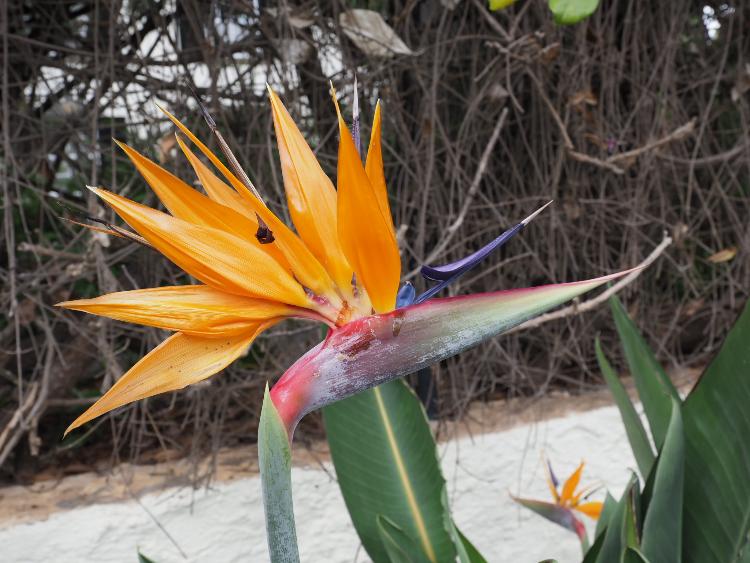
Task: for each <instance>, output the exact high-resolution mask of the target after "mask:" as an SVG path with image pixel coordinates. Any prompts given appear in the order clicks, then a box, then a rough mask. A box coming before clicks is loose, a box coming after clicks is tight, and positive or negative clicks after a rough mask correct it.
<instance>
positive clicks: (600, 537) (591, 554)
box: [583, 499, 617, 563]
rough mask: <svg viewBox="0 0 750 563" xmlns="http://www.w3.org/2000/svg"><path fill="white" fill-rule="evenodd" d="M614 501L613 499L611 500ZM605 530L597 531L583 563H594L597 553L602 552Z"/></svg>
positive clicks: (597, 556)
mask: <svg viewBox="0 0 750 563" xmlns="http://www.w3.org/2000/svg"><path fill="white" fill-rule="evenodd" d="M612 500H614V499H612ZM616 505H617V501H615V506H616ZM597 530H599V527H598V526H597ZM606 532H607V528H606V527H604V528H603V529H602V530H601V531H597V535H596V538H595V539H594V543H592V544H591V547H590V548H589V550H588V551H587V552H586V554H585V555H584V557H583V563H596V560H597V559H598V558H599V552H600V551H601V550H602V544H604V536H605V535H606Z"/></svg>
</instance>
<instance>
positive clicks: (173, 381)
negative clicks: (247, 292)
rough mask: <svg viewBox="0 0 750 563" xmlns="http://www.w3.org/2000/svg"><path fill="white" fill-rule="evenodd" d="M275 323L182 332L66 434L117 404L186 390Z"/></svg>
mask: <svg viewBox="0 0 750 563" xmlns="http://www.w3.org/2000/svg"><path fill="white" fill-rule="evenodd" d="M270 324H272V322H266V323H262V324H261V323H259V324H258V325H257V326H256V327H255V328H254V329H253V330H252V331H249V332H247V333H244V334H240V335H234V336H226V337H224V338H204V337H201V336H195V335H189V334H183V333H181V332H178V333H176V334H174V335H172V336H170V337H169V338H167V339H166V340H165V341H164V342H162V343H161V344H160V345H159V346H157V347H156V348H154V349H153V350H151V352H149V353H148V354H147V355H146V356H144V357H143V358H141V360H140V361H139V362H138V363H137V364H135V365H134V366H133V367H132V368H130V370H129V371H128V372H127V373H126V374H125V375H123V376H122V377H121V378H120V379H118V380H117V382H116V383H115V384H114V385H113V386H112V387H111V388H110V389H109V391H107V392H106V393H105V394H104V395H103V396H102V397H101V399H99V400H98V401H97V402H96V403H94V404H93V405H91V407H89V408H88V409H87V410H86V412H84V413H83V414H82V415H81V416H79V417H78V418H76V419H75V420H74V421H73V423H72V424H71V425H70V426H68V429H67V430H66V431H65V434H67V433H68V432H70V431H71V430H73V429H75V428H78V427H79V426H81V425H82V424H85V423H86V422H88V421H90V420H92V419H94V418H96V417H98V416H101V415H103V414H105V413H107V412H109V411H111V410H113V409H116V408H117V407H121V406H123V405H126V404H128V403H132V402H133V401H138V400H140V399H145V398H146V397H151V396H153V395H158V394H159V393H166V392H167V391H174V390H177V389H182V388H183V387H186V386H188V385H191V384H193V383H197V382H199V381H202V380H204V379H206V378H207V377H210V376H212V375H213V374H215V373H216V372H218V371H220V370H222V369H224V368H225V367H226V366H228V365H229V364H231V363H232V362H233V361H234V360H236V359H237V358H238V357H239V356H240V355H241V354H242V353H243V352H244V351H245V350H246V349H247V347H248V346H249V345H250V344H251V343H252V341H253V340H254V339H255V337H256V336H257V335H258V334H260V333H261V332H262V331H263V330H265V329H266V328H267V327H268V326H270Z"/></svg>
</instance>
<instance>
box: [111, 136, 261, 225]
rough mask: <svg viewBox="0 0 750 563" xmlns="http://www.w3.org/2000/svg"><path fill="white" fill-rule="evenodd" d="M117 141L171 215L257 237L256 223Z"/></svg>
mask: <svg viewBox="0 0 750 563" xmlns="http://www.w3.org/2000/svg"><path fill="white" fill-rule="evenodd" d="M115 142H116V143H117V144H118V145H119V146H120V148H121V149H122V150H123V151H125V154H127V155H128V157H129V158H130V160H131V161H132V162H133V164H134V165H135V167H136V168H137V169H138V172H140V173H141V175H142V176H143V178H144V179H145V180H146V182H148V184H149V186H151V188H152V189H153V190H154V192H155V193H156V195H157V196H158V197H159V199H160V200H161V202H162V203H163V204H164V206H165V207H166V208H167V209H168V210H169V212H170V213H171V214H172V215H174V216H175V217H178V218H180V219H183V220H185V221H187V222H189V223H195V224H196V225H205V226H207V227H213V228H215V229H222V230H225V231H229V232H232V233H234V234H236V235H237V236H240V237H242V238H246V239H248V240H250V238H251V237H254V236H255V232H256V231H257V229H258V223H257V221H254V220H252V219H250V218H248V217H247V216H246V215H243V214H241V213H237V212H236V211H235V210H233V209H231V208H229V209H227V206H225V205H223V204H220V203H217V202H215V201H212V200H211V199H210V198H208V197H206V196H204V195H203V194H202V193H200V192H199V191H197V190H195V189H193V188H192V187H190V186H189V185H187V184H186V183H185V182H183V181H182V180H181V179H180V178H178V177H177V176H175V175H174V174H172V173H170V172H167V171H166V170H164V169H163V168H162V167H161V166H159V165H158V164H156V163H155V162H153V161H151V160H149V159H148V158H146V157H145V156H143V155H142V154H140V153H139V152H138V151H136V150H135V149H133V148H131V147H129V146H128V145H126V144H125V143H121V142H119V141H115ZM238 197H239V196H238ZM253 219H254V217H253Z"/></svg>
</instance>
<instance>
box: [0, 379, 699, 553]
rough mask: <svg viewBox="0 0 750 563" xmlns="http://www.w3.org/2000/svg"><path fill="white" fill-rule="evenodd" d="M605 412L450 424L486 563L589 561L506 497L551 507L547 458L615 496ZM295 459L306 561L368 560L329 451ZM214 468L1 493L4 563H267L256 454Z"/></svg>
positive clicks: (616, 466)
mask: <svg viewBox="0 0 750 563" xmlns="http://www.w3.org/2000/svg"><path fill="white" fill-rule="evenodd" d="M695 375H696V374H695V372H686V373H684V374H681V375H680V376H679V377H678V380H679V381H680V382H682V383H683V384H689V382H690V381H692V380H693V379H694V378H695ZM608 404H609V396H608V394H607V393H606V391H603V392H599V393H590V394H587V395H585V396H583V397H577V398H574V397H567V396H564V395H557V396H547V397H544V398H541V399H539V400H536V401H535V400H528V399H526V400H522V401H507V402H498V403H490V404H486V405H478V406H475V407H474V408H472V409H471V411H470V413H469V415H468V416H467V417H466V419H465V420H464V421H462V422H461V423H455V424H451V425H447V426H445V425H444V426H442V427H441V428H440V438H441V442H440V445H439V450H440V455H441V459H442V463H443V470H444V474H445V477H446V480H447V482H448V490H449V493H450V498H451V507H452V509H453V512H454V517H455V520H456V522H457V524H458V525H459V527H460V528H461V529H462V531H464V533H466V534H467V536H469V537H470V539H471V540H472V541H473V542H474V543H475V545H476V546H477V547H478V548H479V549H480V550H481V551H482V552H483V553H484V554H485V556H486V557H487V558H488V560H489V561H490V562H493V563H494V562H505V561H510V562H516V561H518V562H526V561H529V562H537V561H540V560H542V559H545V558H548V557H555V558H557V559H558V561H560V563H564V562H573V561H580V548H579V545H578V541H577V539H576V538H575V536H573V535H572V534H570V532H567V531H566V530H564V529H562V528H558V527H556V526H554V525H553V524H551V523H549V522H547V521H545V520H543V519H541V518H539V517H538V516H536V515H534V514H531V513H529V512H526V511H523V510H521V509H519V508H518V507H517V506H516V505H515V504H513V503H512V501H511V500H510V498H509V492H513V493H514V494H520V495H522V496H527V497H531V498H539V499H546V498H547V496H548V495H549V493H548V491H547V489H546V485H545V483H544V474H543V466H542V463H541V458H542V455H546V456H548V457H549V458H550V459H551V460H552V462H553V464H554V465H555V467H556V470H557V472H558V473H559V474H562V475H565V474H567V473H569V472H570V471H572V470H573V469H574V468H575V466H576V465H577V463H578V462H579V461H580V460H582V459H583V460H586V462H587V468H586V472H585V474H584V478H583V482H584V483H592V482H594V483H601V484H602V485H603V486H604V487H606V488H608V489H609V490H611V491H612V492H613V493H614V494H619V492H620V491H621V490H622V488H623V487H624V486H625V484H626V482H627V479H628V477H629V474H630V473H629V468H632V467H634V461H633V458H632V454H631V453H630V449H629V448H628V445H627V440H626V438H625V435H624V429H623V427H622V422H621V421H620V418H619V414H618V412H617V410H616V408H614V407H612V406H602V405H608ZM294 458H295V459H294V464H295V467H294V468H293V472H292V480H293V486H294V499H295V513H296V517H297V527H298V535H299V543H300V550H301V557H302V560H303V561H305V562H308V561H311V562H318V561H326V562H353V561H356V562H362V561H367V560H368V559H367V557H366V554H365V553H364V552H363V551H362V550H361V549H359V542H358V540H357V536H356V533H355V531H354V529H353V527H352V525H351V522H350V521H349V517H348V515H347V513H346V510H345V507H344V504H343V501H342V499H341V495H340V493H339V491H338V487H337V485H336V482H335V478H334V473H333V470H332V468H331V466H330V463H329V461H328V455H327V451H326V450H325V446H324V445H323V444H315V445H313V446H312V447H311V448H308V449H305V448H304V447H297V448H296V449H295V452H294ZM216 468H217V472H216V479H215V480H214V482H213V484H212V485H211V486H210V487H209V488H202V489H199V490H194V489H193V488H192V487H189V486H187V485H186V484H187V483H189V473H190V471H191V469H192V466H191V465H190V464H189V463H187V462H185V461H177V462H168V463H163V464H158V465H152V466H147V467H135V466H129V465H122V466H119V467H118V468H117V469H116V470H115V471H114V472H113V473H111V474H107V475H97V474H91V473H89V474H82V475H77V476H73V477H66V478H64V479H62V480H59V481H42V482H40V483H36V484H35V485H33V486H31V487H9V488H5V489H0V546H2V547H1V548H0V561H2V562H3V563H5V562H7V563H16V562H18V563H22V562H23V563H26V562H28V563H37V562H39V563H41V562H48V561H55V562H60V563H67V562H71V563H73V562H76V563H80V562H88V561H91V562H94V561H96V562H101V563H107V562H112V563H114V562H118V563H119V562H122V561H133V562H135V561H136V550H137V549H139V548H140V549H141V550H142V551H143V553H144V554H145V555H147V556H149V557H151V558H153V559H154V560H155V561H156V562H157V563H170V562H175V563H176V562H184V561H196V562H198V561H200V562H205V561H216V562H224V561H226V562H234V561H243V562H247V561H251V562H256V561H258V562H262V561H267V560H268V556H267V553H266V545H265V531H264V524H263V510H262V505H261V497H260V481H259V479H258V476H257V463H256V456H255V452H254V451H252V450H243V451H237V450H227V451H223V452H221V453H220V454H219V456H218V459H217V465H216Z"/></svg>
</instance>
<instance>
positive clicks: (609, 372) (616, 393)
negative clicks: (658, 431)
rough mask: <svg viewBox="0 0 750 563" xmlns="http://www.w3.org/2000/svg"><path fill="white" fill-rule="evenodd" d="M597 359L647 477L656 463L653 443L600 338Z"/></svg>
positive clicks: (629, 439)
mask: <svg viewBox="0 0 750 563" xmlns="http://www.w3.org/2000/svg"><path fill="white" fill-rule="evenodd" d="M596 359H597V361H598V362H599V369H600V370H601V372H602V375H603V376H604V380H605V381H606V382H607V387H609V390H610V392H611V393H612V396H613V397H614V399H615V404H616V405H617V409H618V410H619V411H620V417H621V418H622V423H623V425H624V426H625V434H626V435H627V437H628V442H630V449H631V450H633V456H634V457H635V461H636V463H637V464H638V470H639V471H640V472H641V475H642V476H643V477H644V478H645V477H646V476H647V475H648V474H649V472H650V471H651V467H652V466H653V464H654V451H653V450H652V449H651V443H650V442H649V440H648V435H647V434H646V429H645V428H643V423H642V422H641V417H640V416H638V413H637V412H636V410H635V407H634V406H633V403H632V402H631V400H630V397H629V396H628V392H627V391H626V390H625V387H624V386H623V384H622V382H621V381H620V378H619V377H618V376H617V374H616V373H615V370H614V369H612V365H611V364H610V363H609V361H608V360H607V357H606V356H605V355H604V352H603V351H602V347H601V343H600V342H599V339H598V338H597V339H596Z"/></svg>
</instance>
